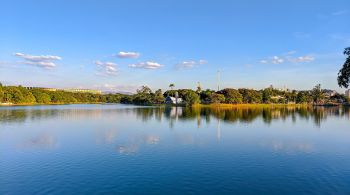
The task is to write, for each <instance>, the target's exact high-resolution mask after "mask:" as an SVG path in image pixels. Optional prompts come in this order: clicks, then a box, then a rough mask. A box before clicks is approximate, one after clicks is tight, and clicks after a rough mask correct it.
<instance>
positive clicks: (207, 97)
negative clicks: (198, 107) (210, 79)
mask: <svg viewBox="0 0 350 195" xmlns="http://www.w3.org/2000/svg"><path fill="white" fill-rule="evenodd" d="M212 93H215V91H214V90H210V89H206V90H204V91H201V93H200V100H201V103H204V104H207V103H211V94H212Z"/></svg>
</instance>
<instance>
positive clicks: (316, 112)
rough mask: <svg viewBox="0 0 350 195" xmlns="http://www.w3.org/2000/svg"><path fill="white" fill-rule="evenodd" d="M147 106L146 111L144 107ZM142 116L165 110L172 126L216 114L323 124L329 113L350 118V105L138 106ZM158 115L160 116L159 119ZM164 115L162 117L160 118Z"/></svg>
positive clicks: (231, 120)
mask: <svg viewBox="0 0 350 195" xmlns="http://www.w3.org/2000/svg"><path fill="white" fill-rule="evenodd" d="M144 109H146V110H144ZM137 110H138V111H137V112H138V115H143V116H142V117H141V118H142V119H143V120H149V119H151V118H153V117H154V116H153V115H157V116H158V117H159V113H160V112H162V113H163V116H164V118H165V119H167V120H168V121H169V122H170V124H171V125H173V123H174V122H175V121H176V120H180V121H187V120H192V121H195V120H197V121H198V125H200V120H201V119H204V120H205V121H206V122H208V123H209V122H210V118H211V117H214V118H216V119H220V120H222V121H224V122H228V123H236V122H243V123H251V122H253V121H255V120H257V119H261V120H262V121H263V122H265V123H267V124H270V123H271V122H272V121H273V120H287V119H291V120H292V121H293V122H296V121H297V120H300V119H306V120H310V119H311V120H313V121H314V123H315V124H316V125H317V126H320V125H321V122H322V121H323V120H326V119H327V117H329V116H337V117H348V118H350V112H349V108H346V107H344V108H342V107H298V106H285V107H280V106H278V107H254V108H253V107H251V108H249V107H248V108H200V107H196V108H190V107H184V108H176V107H165V108H163V107H162V108H140V110H139V109H137ZM158 117H156V118H158ZM159 118H160V117H159Z"/></svg>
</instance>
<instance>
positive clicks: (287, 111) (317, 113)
mask: <svg viewBox="0 0 350 195" xmlns="http://www.w3.org/2000/svg"><path fill="white" fill-rule="evenodd" d="M115 114H133V115H135V116H136V118H137V119H139V120H141V121H143V122H147V121H149V120H154V119H155V120H156V121H163V120H167V121H168V122H169V126H170V127H173V126H174V124H175V123H176V122H177V121H196V123H197V126H198V127H200V126H201V125H202V122H203V121H205V122H206V123H210V122H211V119H212V118H214V119H215V121H217V120H221V121H223V122H225V123H237V122H240V123H252V122H253V121H255V120H260V119H261V120H262V121H263V122H264V123H266V124H270V123H272V122H273V121H274V120H286V119H291V120H292V121H293V122H296V121H297V120H302V119H305V120H312V121H313V122H314V124H315V125H316V126H321V123H322V121H324V120H326V119H327V118H328V117H332V116H335V117H346V118H347V119H348V120H350V110H349V107H293V106H290V107H274V108H273V107H272V108H267V107H265V108H263V107H257V108H188V107H186V108H182V107H135V108H132V107H131V108H130V107H128V108H120V109H103V108H98V109H96V108H93V109H77V108H74V109H71V108H69V107H68V108H67V109H36V108H34V107H33V108H32V109H26V108H23V109H11V108H5V109H0V124H6V123H21V122H26V121H27V120H30V121H34V120H41V119H50V118H62V119H68V120H77V119H87V118H91V119H98V118H106V117H108V116H114V115H115ZM110 134H111V132H110Z"/></svg>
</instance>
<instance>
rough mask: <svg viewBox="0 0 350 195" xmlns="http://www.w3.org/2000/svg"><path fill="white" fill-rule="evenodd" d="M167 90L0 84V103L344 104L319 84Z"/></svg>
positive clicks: (338, 95) (338, 96) (337, 96)
mask: <svg viewBox="0 0 350 195" xmlns="http://www.w3.org/2000/svg"><path fill="white" fill-rule="evenodd" d="M171 88H172V89H171V90H168V91H165V92H164V93H163V92H162V90H161V89H158V90H156V91H154V92H153V91H152V90H151V89H150V88H149V87H147V86H142V87H141V88H140V89H138V90H137V93H136V94H130V95H125V94H118V93H116V94H92V93H72V92H66V91H62V90H57V91H49V90H46V89H40V88H35V89H27V88H25V87H22V86H2V85H1V84H0V102H3V103H13V104H35V103H37V104H65V103H124V104H138V105H154V104H164V103H165V99H166V97H167V96H173V97H174V96H175V95H176V94H177V95H178V97H179V98H182V100H183V102H182V103H181V105H193V104H198V103H202V104H212V103H214V104H217V103H225V104H242V103H244V104H261V103H264V104H294V103H298V104H312V103H314V104H328V103H346V102H348V101H349V99H348V98H346V97H344V95H340V94H333V95H327V93H326V92H325V90H322V89H321V85H316V86H315V88H314V89H312V90H309V91H295V90H293V91H289V90H278V89H275V88H273V87H269V88H265V89H263V90H254V89H232V88H225V89H222V90H220V91H214V90H210V89H207V90H201V89H197V90H196V91H194V90H192V89H178V90H174V89H173V88H174V85H173V84H172V85H171Z"/></svg>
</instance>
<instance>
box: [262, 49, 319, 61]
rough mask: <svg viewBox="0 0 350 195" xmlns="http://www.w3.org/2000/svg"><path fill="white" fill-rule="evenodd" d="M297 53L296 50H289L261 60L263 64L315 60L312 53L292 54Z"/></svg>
mask: <svg viewBox="0 0 350 195" xmlns="http://www.w3.org/2000/svg"><path fill="white" fill-rule="evenodd" d="M295 53H296V52H295V51H290V52H287V53H286V55H282V56H273V57H269V58H267V59H262V60H260V61H259V62H260V63H262V64H283V63H286V62H293V63H302V62H311V61H314V60H315V58H314V57H313V56H310V55H305V56H299V57H293V56H292V55H293V54H295Z"/></svg>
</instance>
